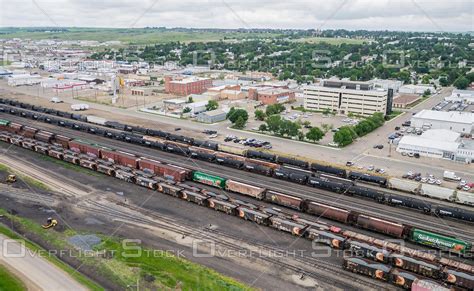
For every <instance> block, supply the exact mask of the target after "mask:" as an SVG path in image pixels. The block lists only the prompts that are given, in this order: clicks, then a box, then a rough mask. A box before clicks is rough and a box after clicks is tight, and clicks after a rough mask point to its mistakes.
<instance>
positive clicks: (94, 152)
mask: <svg viewBox="0 0 474 291" xmlns="http://www.w3.org/2000/svg"><path fill="white" fill-rule="evenodd" d="M13 128H16V131H18V130H17V129H18V128H21V126H14V127H13ZM85 153H89V154H95V155H97V149H96V151H92V152H91V151H85ZM293 170H294V169H293ZM297 171H301V170H298V169H297ZM357 189H359V188H357V187H354V188H353V190H357ZM362 190H364V189H363V188H362ZM353 192H354V193H355V194H357V192H356V191H353ZM365 192H367V193H370V192H369V191H365ZM364 194H365V193H364ZM365 195H367V196H369V195H368V194H365ZM400 199H403V197H401V198H397V199H392V200H390V201H395V200H397V201H398V202H400ZM410 203H412V204H413V201H411V202H410ZM417 204H418V205H420V203H417ZM451 212H452V211H451ZM458 212H459V211H458ZM443 213H447V212H446V211H445V212H443ZM459 213H460V214H461V215H459V214H458V215H456V216H457V217H459V218H461V219H466V215H465V214H463V213H462V212H459Z"/></svg>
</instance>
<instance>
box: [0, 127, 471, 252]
mask: <svg viewBox="0 0 474 291" xmlns="http://www.w3.org/2000/svg"><path fill="white" fill-rule="evenodd" d="M0 131H1V132H0V140H1V141H4V142H8V143H12V144H16V145H18V146H21V147H23V148H27V149H30V150H34V151H37V152H39V153H42V154H46V155H49V156H51V157H54V158H57V159H61V160H64V161H67V162H70V163H74V164H76V165H80V166H82V167H85V168H89V169H91V170H94V171H98V172H101V173H104V174H107V175H110V176H113V177H116V178H118V179H122V180H124V181H127V182H132V183H136V184H138V185H141V186H145V187H148V188H150V189H153V190H160V191H162V192H165V193H167V194H170V193H174V194H172V195H174V196H177V197H180V198H183V199H186V200H190V201H191V200H192V201H193V202H196V203H198V202H197V201H199V203H198V204H203V205H211V204H209V203H210V202H213V203H214V201H213V200H209V199H211V198H213V197H212V196H210V195H209V194H207V193H204V194H202V193H201V194H199V195H197V194H196V195H194V194H193V193H194V192H196V191H192V189H191V191H186V192H183V189H182V187H181V188H180V186H179V185H178V186H176V185H174V186H167V185H165V184H166V183H165V182H167V181H172V182H173V183H183V182H185V181H187V180H192V181H195V182H197V183H201V184H205V185H210V186H213V187H216V188H219V189H225V190H227V191H229V192H234V193H238V194H241V195H245V196H249V197H252V198H255V199H258V200H264V201H268V202H270V203H273V204H276V205H280V206H285V207H288V208H292V209H295V210H299V211H301V212H306V213H308V214H312V215H315V216H318V217H324V218H327V219H331V220H335V221H339V222H342V223H345V224H349V225H354V226H356V227H360V228H363V229H368V230H372V231H376V232H380V233H384V234H387V235H389V236H392V237H395V238H399V239H407V240H411V241H413V242H416V243H419V244H422V245H427V246H429V247H433V248H437V249H441V250H445V251H449V252H454V253H457V254H461V255H465V254H470V252H471V249H472V243H471V242H466V241H463V240H460V239H456V238H454V237H449V236H444V235H440V234H436V233H431V232H427V231H424V230H420V229H417V228H414V227H412V226H410V225H405V224H400V223H395V222H392V221H388V220H384V219H380V218H377V217H372V216H368V215H365V214H361V213H358V212H355V211H350V210H347V209H343V208H338V207H333V206H330V205H326V204H323V203H319V202H316V201H312V200H309V199H303V198H300V197H297V196H293V195H289V194H285V193H280V192H278V191H274V190H270V189H265V188H261V187H257V186H253V185H249V184H246V183H243V182H240V181H234V180H231V179H225V178H222V177H218V176H213V175H209V174H207V173H203V172H200V171H194V170H190V169H186V168H183V167H180V166H177V165H173V164H169V163H163V162H161V161H158V160H152V159H148V158H144V157H139V156H136V155H134V154H133V153H127V152H123V151H118V150H114V149H111V148H108V147H103V146H100V145H96V144H92V143H89V142H87V141H83V140H77V139H71V138H69V137H66V136H63V135H57V134H54V133H52V132H47V131H40V130H37V129H35V128H32V127H29V126H23V125H21V124H17V123H9V122H8V121H4V120H0ZM20 134H21V135H20ZM214 204H215V203H214ZM227 206H228V207H230V208H232V209H230V208H225V207H224V206H222V207H224V208H222V209H225V210H223V211H224V212H226V213H229V214H236V213H237V210H239V209H238V208H237V206H235V205H233V206H232V205H227ZM234 206H235V207H234ZM247 208H249V209H250V210H247V209H244V210H242V211H241V212H239V215H243V218H247V219H252V220H254V221H255V222H257V223H262V224H269V223H273V222H272V220H270V216H268V215H267V214H262V213H259V212H258V211H257V210H255V209H253V208H252V207H247ZM295 227H296V226H295ZM298 229H299V228H298ZM298 232H299V230H298ZM422 232H423V233H422ZM420 233H421V234H420Z"/></svg>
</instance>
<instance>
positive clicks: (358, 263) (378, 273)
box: [342, 257, 392, 281]
mask: <svg viewBox="0 0 474 291" xmlns="http://www.w3.org/2000/svg"><path fill="white" fill-rule="evenodd" d="M342 267H343V268H344V269H346V270H349V271H351V272H353V273H358V274H363V275H366V276H370V277H372V278H375V279H379V280H382V281H388V280H389V279H390V278H389V274H390V271H391V270H392V268H391V267H389V266H387V265H384V264H381V263H378V262H373V261H371V260H367V259H362V258H353V257H344V262H343V264H342Z"/></svg>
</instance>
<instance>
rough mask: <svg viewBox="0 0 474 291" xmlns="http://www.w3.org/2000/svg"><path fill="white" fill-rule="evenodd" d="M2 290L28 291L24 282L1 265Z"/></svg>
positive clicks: (0, 283)
mask: <svg viewBox="0 0 474 291" xmlns="http://www.w3.org/2000/svg"><path fill="white" fill-rule="evenodd" d="M0 290H1V291H3V290H8V291H23V290H26V287H25V285H23V282H21V281H20V280H19V279H18V278H17V277H15V276H14V275H13V274H11V273H10V272H9V271H8V270H7V269H6V268H5V267H3V266H2V265H0Z"/></svg>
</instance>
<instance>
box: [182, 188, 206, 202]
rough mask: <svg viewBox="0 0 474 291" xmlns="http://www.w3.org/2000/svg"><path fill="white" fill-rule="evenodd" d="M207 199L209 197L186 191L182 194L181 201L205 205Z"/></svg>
mask: <svg viewBox="0 0 474 291" xmlns="http://www.w3.org/2000/svg"><path fill="white" fill-rule="evenodd" d="M207 198H209V197H208V196H206V195H203V194H200V193H197V192H194V191H188V190H184V191H182V192H181V199H184V200H187V201H189V202H193V203H196V204H198V205H204V204H205V203H206V200H207Z"/></svg>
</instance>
